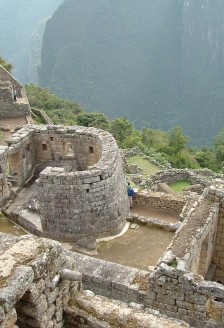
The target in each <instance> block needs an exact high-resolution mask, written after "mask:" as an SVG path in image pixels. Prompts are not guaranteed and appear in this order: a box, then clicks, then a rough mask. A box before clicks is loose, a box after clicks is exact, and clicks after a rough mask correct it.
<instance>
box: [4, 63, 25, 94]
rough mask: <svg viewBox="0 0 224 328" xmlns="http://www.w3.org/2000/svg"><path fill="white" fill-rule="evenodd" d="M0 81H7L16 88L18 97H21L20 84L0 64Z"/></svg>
mask: <svg viewBox="0 0 224 328" xmlns="http://www.w3.org/2000/svg"><path fill="white" fill-rule="evenodd" d="M0 81H2V82H9V83H10V84H11V86H14V88H15V89H16V91H17V95H18V97H22V85H21V84H20V83H19V82H18V81H17V80H16V79H15V78H14V77H13V76H12V75H11V74H10V73H9V72H8V71H7V70H6V69H5V68H4V67H3V66H2V65H0Z"/></svg>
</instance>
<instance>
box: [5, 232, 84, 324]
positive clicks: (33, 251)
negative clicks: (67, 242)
mask: <svg viewBox="0 0 224 328" xmlns="http://www.w3.org/2000/svg"><path fill="white" fill-rule="evenodd" d="M0 250H1V254H0V257H1V261H0V277H1V289H0V325H1V327H4V328H6V327H7V328H13V327H18V326H19V327H58V328H59V327H63V325H64V318H63V314H64V307H65V306H66V304H67V302H68V300H69V297H70V294H71V293H73V292H75V291H77V290H78V289H79V288H80V282H79V280H80V275H76V274H75V272H74V271H73V272H72V276H71V275H70V276H69V275H68V274H67V275H66V273H68V272H70V271H69V270H70V269H72V265H73V263H72V260H71V259H69V258H67V257H66V256H65V254H64V253H63V249H62V246H61V245H60V244H59V243H57V242H54V241H51V240H47V239H38V238H36V237H32V236H23V237H18V238H16V237H12V236H9V235H4V234H1V235H0ZM18 254H20V255H18Z"/></svg>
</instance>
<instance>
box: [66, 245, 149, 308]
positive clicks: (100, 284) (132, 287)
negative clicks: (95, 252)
mask: <svg viewBox="0 0 224 328" xmlns="http://www.w3.org/2000/svg"><path fill="white" fill-rule="evenodd" d="M67 254H68V255H69V256H70V257H72V259H73V260H74V262H75V268H76V270H77V271H78V272H80V273H82V284H83V289H87V290H91V291H93V292H94V293H96V294H99V295H103V296H106V297H109V298H111V299H115V300H120V301H123V302H130V301H132V302H135V303H145V297H146V288H147V281H148V278H149V272H147V271H144V270H140V269H136V268H131V267H127V266H124V265H121V264H117V263H111V262H107V261H104V260H100V259H97V258H93V257H89V256H87V255H83V254H79V253H72V252H69V251H68V252H67Z"/></svg>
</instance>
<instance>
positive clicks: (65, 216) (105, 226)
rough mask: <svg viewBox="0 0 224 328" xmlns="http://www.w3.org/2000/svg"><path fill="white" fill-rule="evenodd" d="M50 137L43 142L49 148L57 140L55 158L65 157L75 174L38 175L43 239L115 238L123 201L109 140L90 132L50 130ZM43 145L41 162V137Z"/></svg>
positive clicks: (51, 171) (118, 164) (55, 170)
mask: <svg viewBox="0 0 224 328" xmlns="http://www.w3.org/2000/svg"><path fill="white" fill-rule="evenodd" d="M49 131H50V134H48V135H47V138H48V139H49V140H52V141H53V142H54V143H55V142H56V140H57V145H54V147H56V148H57V150H58V151H57V156H58V157H59V158H60V159H61V158H62V157H63V156H64V157H63V158H69V157H70V158H71V161H73V162H74V163H75V164H74V166H75V167H76V169H73V168H72V169H71V170H70V171H67V170H66V169H65V168H63V167H46V168H45V169H44V170H43V171H42V172H41V173H40V175H39V179H38V181H37V186H38V188H37V195H38V200H39V203H40V215H41V221H42V228H43V231H44V232H45V235H46V236H48V237H51V238H54V239H58V240H66V241H76V240H78V239H80V238H82V237H89V236H91V237H94V238H97V237H102V236H109V235H113V234H116V233H119V232H120V231H121V230H122V228H123V226H124V224H125V219H126V216H127V212H128V201H127V192H126V182H125V177H124V174H123V169H122V161H121V157H120V152H119V149H118V147H117V144H116V142H115V140H114V138H113V137H112V136H111V135H110V134H109V133H107V132H105V131H102V130H98V129H95V128H82V127H72V128H71V127H70V128H67V127H66V128H63V129H62V128H59V127H54V128H53V129H51V130H49ZM71 131H72V133H71ZM59 132H60V133H59ZM41 136H44V135H42V134H40V135H39V136H38V138H40V137H41ZM42 139H43V137H42ZM39 141H41V140H39ZM49 142H50V141H49ZM45 144H46V146H45V147H44V148H45V150H46V156H47V157H50V155H49V153H48V149H50V147H48V140H47V139H46V135H45ZM60 144H61V146H60ZM40 145H43V140H42V141H41V142H40V143H39V146H40ZM66 147H67V148H69V149H66ZM51 150H52V147H51ZM63 152H64V155H63ZM50 154H51V155H52V152H50ZM53 155H55V154H53ZM49 159H50V158H49Z"/></svg>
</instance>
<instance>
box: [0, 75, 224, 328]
mask: <svg viewBox="0 0 224 328" xmlns="http://www.w3.org/2000/svg"><path fill="white" fill-rule="evenodd" d="M1 72H3V73H1ZM1 74H3V75H2V76H3V78H1ZM0 80H2V81H3V85H4V86H5V87H7V88H8V87H10V84H7V82H6V81H8V80H9V75H8V73H5V71H4V70H2V69H0ZM3 89H4V88H3ZM6 94H7V92H6ZM8 95H9V92H8ZM6 96H7V95H3V96H2V99H0V109H1V110H0V117H3V118H4V117H5V114H6V113H5V112H4V111H6V109H5V108H6V107H7V106H6V104H10V101H7V99H5V97H6ZM0 98H1V97H0ZM6 98H7V97H6ZM8 100H9V99H8ZM1 101H2V102H3V103H4V106H3V105H2V104H3V103H1ZM10 106H11V105H10ZM27 108H28V107H27ZM10 109H11V112H12V115H16V114H15V111H14V110H13V108H12V106H11V107H10ZM20 109H21V113H22V114H21V115H24V113H25V112H26V109H25V108H22V107H20ZM20 109H18V110H19V111H20ZM24 110H25V111H24ZM27 110H28V111H27V113H28V112H29V109H27ZM13 113H14V114H13ZM1 115H2V116H1ZM27 115H28V114H27ZM12 117H13V116H12ZM6 144H7V146H0V205H1V207H2V210H3V211H4V212H5V213H6V214H7V215H9V216H10V218H11V219H12V220H13V221H15V222H17V223H19V224H20V225H22V226H23V227H25V228H26V229H27V230H28V231H30V232H31V233H33V234H36V235H37V236H42V237H50V238H53V239H58V240H66V241H69V242H77V241H78V242H79V241H81V245H84V246H85V240H86V239H88V238H93V239H94V240H95V239H96V238H98V237H101V236H108V235H113V234H116V233H118V232H120V231H121V230H122V228H123V226H124V224H125V221H126V218H127V219H128V220H129V221H131V222H137V223H138V224H143V225H145V226H147V227H149V228H150V227H157V228H159V229H164V230H167V231H173V232H175V235H174V238H173V240H172V242H171V243H170V245H169V246H168V247H167V249H166V251H165V252H164V254H163V255H162V256H161V258H160V259H159V261H158V262H157V264H156V266H155V267H154V268H153V267H150V268H149V270H147V271H146V270H140V269H137V268H131V267H127V266H124V265H120V264H116V263H110V262H107V261H103V260H99V259H97V258H93V257H89V256H87V255H84V254H79V253H75V252H71V251H66V250H65V249H64V248H63V247H62V245H61V244H60V243H59V242H57V241H53V240H50V239H45V238H39V237H34V236H31V235H27V236H22V237H15V236H10V235H6V234H3V233H0V257H1V259H0V283H1V288H0V327H2V328H17V327H21V328H30V327H33V328H62V327H67V328H70V327H78V328H88V327H90V328H112V327H121V328H155V327H156V328H163V327H172V328H178V327H179V328H187V327H188V328H189V327H200V328H201V327H205V328H221V327H223V326H224V180H223V177H222V176H219V177H218V176H216V175H214V174H213V173H212V172H211V171H208V170H173V169H171V170H170V169H169V170H163V171H160V172H159V173H157V174H155V175H154V176H153V177H152V178H151V184H152V187H153V188H152V189H154V190H155V191H152V190H151V191H149V192H143V191H142V192H139V193H137V194H136V196H135V198H134V203H135V204H138V205H140V206H145V207H149V208H155V209H164V210H167V211H169V210H172V211H176V212H177V213H178V214H179V222H177V223H174V224H169V223H167V222H165V221H163V220H159V219H150V218H145V217H141V216H137V215H130V214H128V200H127V194H126V183H125V177H124V174H123V169H122V161H121V157H120V153H119V150H118V148H117V145H116V143H115V141H114V139H113V137H112V136H111V135H110V134H109V133H107V132H105V131H102V130H97V129H95V128H84V127H78V126H73V127H65V126H53V125H42V126H34V125H27V126H25V127H24V128H23V129H20V130H19V131H17V132H16V133H15V134H14V135H13V137H11V138H10V139H8V140H6ZM131 153H132V152H131ZM178 180H188V181H190V182H191V183H192V185H194V186H195V188H193V189H190V190H188V191H187V192H185V193H181V194H174V193H170V192H169V190H168V189H167V188H166V187H165V186H163V189H162V190H163V191H165V193H164V192H158V191H157V190H158V189H157V186H158V185H159V184H164V183H170V182H175V181H178ZM34 181H35V182H34ZM192 191H193V192H192ZM20 194H22V195H23V196H22V197H21V198H20ZM4 204H5V205H4ZM155 247H156V245H155ZM150 251H152V250H149V252H150Z"/></svg>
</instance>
